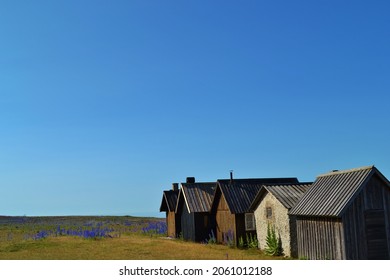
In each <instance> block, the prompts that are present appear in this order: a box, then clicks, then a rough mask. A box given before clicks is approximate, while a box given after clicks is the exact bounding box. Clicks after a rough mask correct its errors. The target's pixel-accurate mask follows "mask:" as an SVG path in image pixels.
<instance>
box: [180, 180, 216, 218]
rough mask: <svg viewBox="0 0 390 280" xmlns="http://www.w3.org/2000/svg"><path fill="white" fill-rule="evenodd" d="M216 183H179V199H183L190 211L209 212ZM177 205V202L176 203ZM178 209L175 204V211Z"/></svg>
mask: <svg viewBox="0 0 390 280" xmlns="http://www.w3.org/2000/svg"><path fill="white" fill-rule="evenodd" d="M215 188H216V183H215V182H213V183H181V188H180V193H179V198H178V199H179V200H181V199H184V202H185V204H186V205H187V209H188V211H189V212H190V213H192V212H194V213H199V212H209V211H210V208H211V203H212V201H213V198H214V191H215ZM177 205H179V203H177ZM177 211H178V209H177V206H176V212H177Z"/></svg>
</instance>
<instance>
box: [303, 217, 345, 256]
mask: <svg viewBox="0 0 390 280" xmlns="http://www.w3.org/2000/svg"><path fill="white" fill-rule="evenodd" d="M297 239H298V257H299V258H308V259H310V260H325V259H334V260H340V259H345V251H344V245H343V244H344V234H343V225H342V222H341V219H337V218H320V217H305V216H298V217H297Z"/></svg>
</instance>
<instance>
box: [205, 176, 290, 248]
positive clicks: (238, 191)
mask: <svg viewBox="0 0 390 280" xmlns="http://www.w3.org/2000/svg"><path fill="white" fill-rule="evenodd" d="M276 183H281V184H284V183H286V184H288V183H298V180H297V178H260V179H234V180H233V178H232V175H231V178H230V180H229V179H227V180H218V181H217V189H216V191H215V195H214V200H213V204H212V208H211V214H212V215H213V216H214V217H215V222H216V224H215V225H216V238H217V242H219V243H228V244H232V245H237V244H238V243H239V240H240V238H243V240H244V242H245V241H246V236H247V235H248V236H249V235H252V236H254V235H256V228H255V226H256V225H255V218H254V215H253V212H251V211H250V210H249V207H250V205H251V204H252V202H253V200H254V199H255V197H256V194H257V193H258V191H259V190H260V188H261V186H262V185H264V184H276Z"/></svg>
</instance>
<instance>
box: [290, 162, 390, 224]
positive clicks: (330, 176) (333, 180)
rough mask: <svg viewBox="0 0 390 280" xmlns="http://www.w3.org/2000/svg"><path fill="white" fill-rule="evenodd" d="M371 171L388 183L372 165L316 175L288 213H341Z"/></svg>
mask: <svg viewBox="0 0 390 280" xmlns="http://www.w3.org/2000/svg"><path fill="white" fill-rule="evenodd" d="M374 174H377V175H378V176H379V177H380V178H381V179H382V181H384V182H385V183H386V184H387V186H389V187H390V183H389V181H388V180H387V179H386V178H385V177H384V176H383V175H382V174H381V173H380V172H379V170H378V169H376V168H375V167H374V166H368V167H361V168H355V169H350V170H344V171H334V172H330V173H326V174H323V175H320V176H318V177H317V179H316V181H315V182H314V183H313V185H312V186H311V187H310V188H309V190H308V191H307V192H306V193H305V194H304V195H303V196H302V198H301V199H300V200H299V201H298V203H297V204H296V205H295V206H294V207H293V208H292V209H291V210H290V213H289V214H291V215H299V216H325V217H341V216H342V214H343V213H344V211H345V210H346V208H347V207H348V206H349V205H350V203H351V202H352V201H353V199H354V198H355V197H356V196H357V195H358V194H359V192H360V191H361V190H362V189H363V187H364V186H365V185H366V184H367V182H368V181H369V179H370V178H371V177H372V176H373V175H374Z"/></svg>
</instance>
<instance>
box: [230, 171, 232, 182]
mask: <svg viewBox="0 0 390 280" xmlns="http://www.w3.org/2000/svg"><path fill="white" fill-rule="evenodd" d="M230 184H233V170H230Z"/></svg>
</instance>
